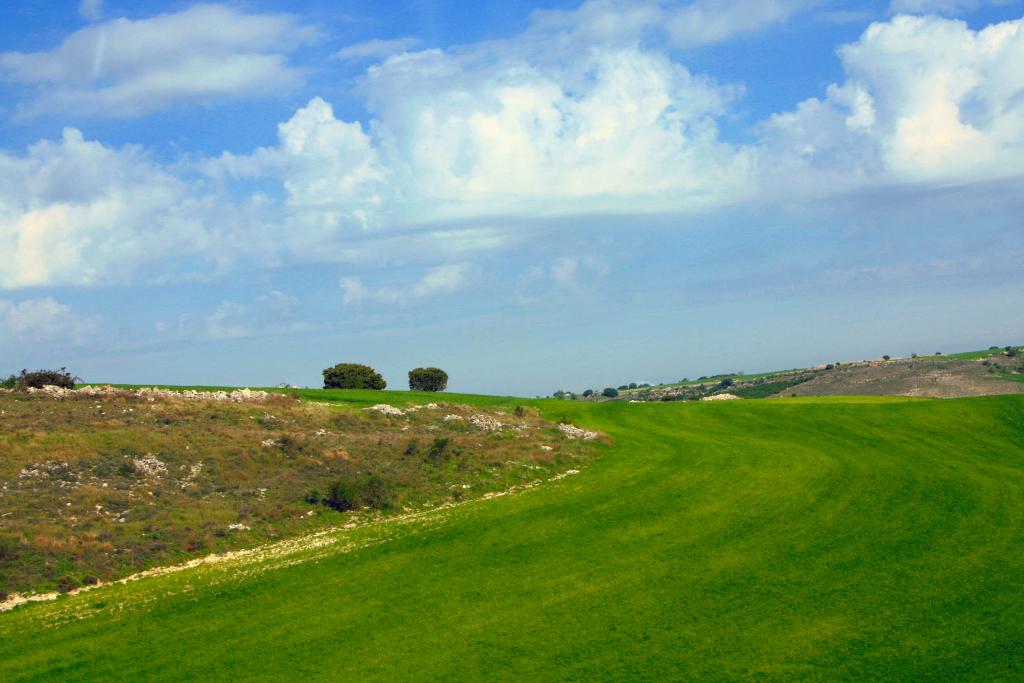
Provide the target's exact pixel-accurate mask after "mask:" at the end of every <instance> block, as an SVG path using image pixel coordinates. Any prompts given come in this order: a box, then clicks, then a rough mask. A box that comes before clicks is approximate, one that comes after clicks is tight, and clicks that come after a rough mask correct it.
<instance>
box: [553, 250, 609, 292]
mask: <svg viewBox="0 0 1024 683" xmlns="http://www.w3.org/2000/svg"><path fill="white" fill-rule="evenodd" d="M583 274H587V275H591V276H593V275H599V276H602V277H603V276H605V275H607V274H608V265H607V264H606V263H605V262H604V261H602V260H600V259H598V258H595V257H593V256H563V257H561V258H559V259H556V260H555V262H554V264H552V266H551V279H552V280H553V281H554V283H555V284H556V285H558V286H559V287H561V288H563V289H577V288H579V287H580V277H581V275H583Z"/></svg>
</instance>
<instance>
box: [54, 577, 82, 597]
mask: <svg viewBox="0 0 1024 683" xmlns="http://www.w3.org/2000/svg"><path fill="white" fill-rule="evenodd" d="M76 588H78V581H76V580H75V578H74V577H73V576H68V575H66V574H65V575H64V576H62V577H60V578H59V579H57V592H58V593H70V592H71V591H73V590H75V589H76Z"/></svg>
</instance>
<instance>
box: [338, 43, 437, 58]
mask: <svg viewBox="0 0 1024 683" xmlns="http://www.w3.org/2000/svg"><path fill="white" fill-rule="evenodd" d="M419 44H420V40H419V38H413V37H406V38H393V39H391V40H381V39H375V40H368V41H366V42H363V43H356V44H354V45H349V46H347V47H343V48H341V49H340V50H338V51H337V52H335V53H334V56H335V57H337V58H338V59H342V60H346V61H349V60H359V59H384V58H385V57H390V56H391V55H394V54H399V53H401V52H407V51H409V50H411V49H413V48H414V47H416V46H417V45H419Z"/></svg>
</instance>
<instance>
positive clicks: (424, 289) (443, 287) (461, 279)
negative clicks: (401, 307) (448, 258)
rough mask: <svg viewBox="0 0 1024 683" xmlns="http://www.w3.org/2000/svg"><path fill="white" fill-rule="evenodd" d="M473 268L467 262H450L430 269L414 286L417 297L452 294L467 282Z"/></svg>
mask: <svg viewBox="0 0 1024 683" xmlns="http://www.w3.org/2000/svg"><path fill="white" fill-rule="evenodd" d="M472 272H473V271H472V268H471V267H470V266H469V265H468V264H465V263H449V264H445V265H443V266H437V267H435V268H431V269H429V270H428V271H427V272H426V273H424V274H423V278H422V279H420V281H419V282H417V283H416V284H415V285H414V286H413V288H412V295H413V296H415V297H417V298H423V297H427V296H432V295H434V294H450V293H451V292H454V291H455V290H456V289H458V288H459V287H461V286H462V285H464V284H465V283H466V281H467V280H468V279H469V277H470V275H471V274H472Z"/></svg>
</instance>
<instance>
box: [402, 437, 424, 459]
mask: <svg viewBox="0 0 1024 683" xmlns="http://www.w3.org/2000/svg"><path fill="white" fill-rule="evenodd" d="M419 452H420V442H419V441H417V440H416V439H412V440H411V441H409V443H407V444H406V445H405V450H403V451H402V455H405V456H413V455H416V454H417V453H419Z"/></svg>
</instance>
